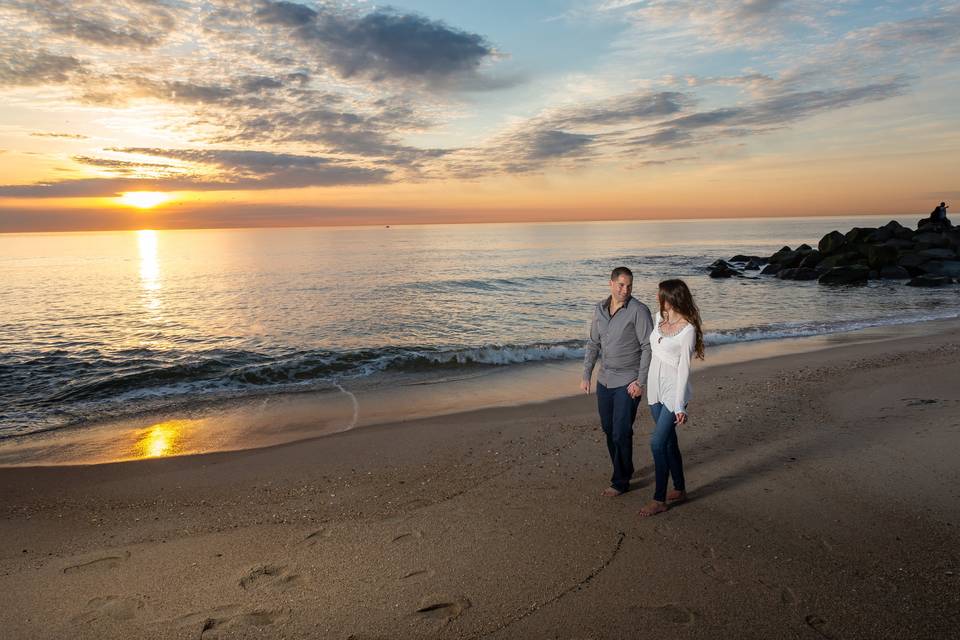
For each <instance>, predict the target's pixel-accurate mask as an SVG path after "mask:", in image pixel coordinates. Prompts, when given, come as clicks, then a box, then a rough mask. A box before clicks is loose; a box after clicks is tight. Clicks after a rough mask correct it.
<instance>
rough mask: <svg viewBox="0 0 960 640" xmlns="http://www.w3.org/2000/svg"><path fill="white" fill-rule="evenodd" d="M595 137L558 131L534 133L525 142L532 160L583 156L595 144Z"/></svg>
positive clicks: (536, 131)
mask: <svg viewBox="0 0 960 640" xmlns="http://www.w3.org/2000/svg"><path fill="white" fill-rule="evenodd" d="M594 140H595V136H592V135H587V134H582V133H567V132H566V131H558V130H556V129H549V130H546V131H544V130H535V131H532V132H531V133H530V134H529V136H527V139H526V140H525V141H524V142H525V144H526V147H527V157H528V158H530V159H532V160H546V159H548V158H559V157H570V156H581V155H583V154H584V152H585V151H586V150H587V149H588V148H589V147H590V145H591V144H592V143H593V142H594Z"/></svg>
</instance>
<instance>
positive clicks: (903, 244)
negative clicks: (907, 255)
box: [883, 238, 913, 251]
mask: <svg viewBox="0 0 960 640" xmlns="http://www.w3.org/2000/svg"><path fill="white" fill-rule="evenodd" d="M883 246H885V247H893V248H894V249H896V250H897V251H909V250H910V249H913V240H901V239H900V238H890V239H889V240H887V241H886V242H884V243H883Z"/></svg>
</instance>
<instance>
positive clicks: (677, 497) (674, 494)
mask: <svg viewBox="0 0 960 640" xmlns="http://www.w3.org/2000/svg"><path fill="white" fill-rule="evenodd" d="M686 499H687V492H686V491H677V490H676V489H674V490H673V491H671V492H670V493H668V494H667V502H683V501H684V500H686Z"/></svg>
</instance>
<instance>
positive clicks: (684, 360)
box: [674, 330, 696, 414]
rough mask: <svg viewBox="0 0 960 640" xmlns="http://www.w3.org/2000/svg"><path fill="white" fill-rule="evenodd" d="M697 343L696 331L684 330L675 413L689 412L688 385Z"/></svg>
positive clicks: (678, 367)
mask: <svg viewBox="0 0 960 640" xmlns="http://www.w3.org/2000/svg"><path fill="white" fill-rule="evenodd" d="M695 341H696V332H695V331H686V330H684V331H683V335H682V336H680V362H679V363H678V364H677V386H676V393H677V396H676V404H675V405H674V406H675V407H676V408H675V409H674V413H678V414H679V413H684V414H685V413H686V412H687V402H689V400H690V398H689V397H688V396H687V383H688V382H689V381H690V359H691V357H692V356H693V350H694V348H695V345H696V342H695Z"/></svg>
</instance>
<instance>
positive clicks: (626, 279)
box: [610, 275, 633, 304]
mask: <svg viewBox="0 0 960 640" xmlns="http://www.w3.org/2000/svg"><path fill="white" fill-rule="evenodd" d="M632 291H633V278H631V277H630V276H624V275H621V276H617V279H616V280H611V281H610V295H611V296H613V299H614V300H616V301H617V302H619V303H621V304H623V303H624V302H626V301H627V298H629V297H630V292H632Z"/></svg>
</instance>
